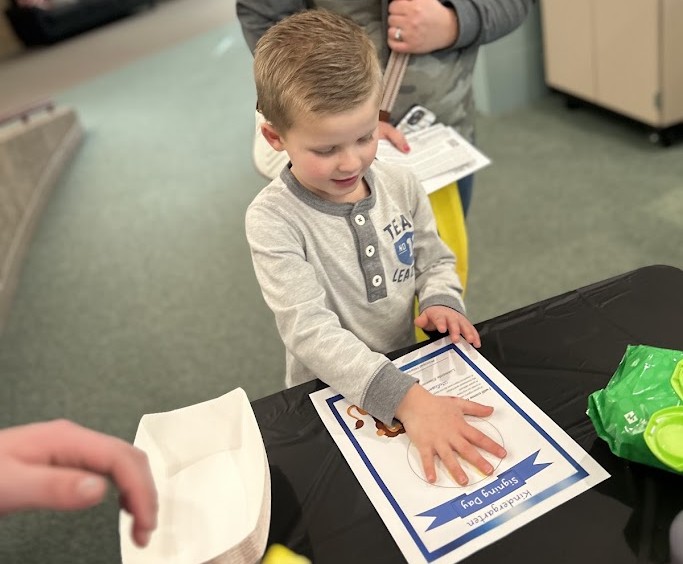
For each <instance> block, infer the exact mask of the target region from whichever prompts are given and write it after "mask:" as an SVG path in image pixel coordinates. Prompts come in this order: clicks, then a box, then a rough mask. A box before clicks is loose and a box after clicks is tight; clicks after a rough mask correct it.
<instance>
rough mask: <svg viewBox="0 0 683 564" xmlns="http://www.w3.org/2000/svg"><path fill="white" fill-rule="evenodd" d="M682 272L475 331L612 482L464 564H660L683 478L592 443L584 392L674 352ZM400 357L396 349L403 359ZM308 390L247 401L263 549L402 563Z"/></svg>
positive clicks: (597, 287) (682, 340)
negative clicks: (658, 352) (258, 443)
mask: <svg viewBox="0 0 683 564" xmlns="http://www.w3.org/2000/svg"><path fill="white" fill-rule="evenodd" d="M682 321H683V271H681V270H679V269H677V268H673V267H666V266H653V267H647V268H642V269H639V270H636V271H634V272H630V273H627V274H624V275H622V276H618V277H616V278H612V279H610V280H606V281H604V282H599V283H596V284H593V285H591V286H587V287H585V288H580V289H578V290H575V291H573V292H569V293H567V294H564V295H561V296H557V297H555V298H552V299H549V300H545V301H542V302H540V303H537V304H534V305H530V306H528V307H525V308H523V309H520V310H517V311H513V312H511V313H508V314H506V315H502V316H500V317H496V318H495V319H492V320H490V321H485V322H483V323H480V324H479V325H478V326H477V327H478V329H479V332H480V334H481V336H482V349H481V352H482V354H483V355H484V356H485V357H486V358H487V359H488V360H489V361H491V362H492V363H493V364H494V366H496V367H497V368H498V369H499V370H500V371H501V372H502V373H503V374H504V375H505V376H507V377H508V378H509V379H510V380H511V381H512V382H513V383H514V384H515V385H516V386H517V387H518V388H519V389H520V390H521V391H522V392H523V393H525V394H526V395H527V396H528V397H529V398H530V399H531V400H532V401H534V402H535V403H536V404H537V405H538V406H539V407H540V408H541V409H543V410H544V411H545V412H546V413H547V414H548V415H549V416H550V417H552V418H553V419H554V420H555V421H556V422H557V423H558V424H559V425H560V426H561V427H563V428H564V429H565V430H566V431H567V432H568V433H569V435H570V436H571V437H572V438H573V439H574V440H576V441H577V442H578V443H579V444H580V445H581V446H582V447H583V448H584V449H585V450H586V451H588V452H589V453H590V454H591V456H593V457H594V458H595V459H596V460H597V461H598V463H599V464H601V465H602V466H603V467H604V468H605V469H606V470H607V471H608V472H609V473H610V474H611V478H609V479H608V480H606V481H604V482H602V483H601V484H599V485H597V486H596V487H594V488H592V489H590V490H588V491H587V492H585V493H583V494H581V495H579V496H577V497H576V498H574V499H572V500H570V501H569V502H567V503H565V504H563V505H561V506H559V507H557V508H555V509H553V510H552V511H550V512H549V513H547V514H545V515H543V516H541V517H540V518H538V519H536V520H534V521H532V522H530V523H529V524H527V525H525V526H524V527H522V528H520V529H518V530H516V531H515V532H513V533H512V534H510V535H508V536H507V537H505V538H503V539H501V540H499V541H497V542H495V543H494V544H492V545H490V546H488V547H486V548H484V549H482V550H481V551H479V552H477V553H476V554H474V555H472V556H470V557H469V558H467V559H466V560H465V562H468V563H472V564H474V563H486V564H493V563H499V562H524V563H527V564H528V563H539V564H547V563H548V562H552V563H553V564H558V563H576V562H582V563H600V564H610V563H613V564H628V563H636V562H638V563H664V562H668V561H669V545H668V531H669V526H670V524H671V521H672V519H673V517H674V516H675V515H676V514H677V513H678V512H679V511H681V510H682V509H683V477H681V476H679V475H675V474H672V473H668V472H665V471H661V470H657V469H654V468H649V467H646V466H642V465H639V464H635V463H629V462H628V461H626V460H622V459H620V458H617V457H616V456H614V455H613V454H612V453H611V452H610V451H609V448H608V447H607V445H606V444H605V443H604V442H603V441H602V440H600V439H598V438H597V437H596V434H595V432H594V430H593V427H592V424H591V422H590V421H589V419H588V417H587V416H586V414H585V412H586V406H587V397H588V395H589V394H590V393H591V392H593V391H595V390H597V389H599V388H602V387H603V386H604V385H605V384H606V383H607V381H608V380H609V379H610V377H611V376H612V374H613V373H614V371H615V369H616V367H617V365H618V363H619V361H620V359H621V357H622V356H623V354H624V352H625V350H626V345H628V344H639V343H642V344H647V345H653V346H658V347H664V348H672V349H679V350H680V349H683V329H682V325H681V323H682ZM402 352H405V351H402ZM322 387H324V384H322V383H321V382H319V381H313V382H308V383H306V384H302V385H300V386H297V387H295V388H291V389H289V390H285V391H283V392H280V393H278V394H274V395H272V396H269V397H266V398H262V399H260V400H257V401H254V402H253V404H252V405H253V408H254V412H255V413H256V418H257V420H258V422H259V425H260V427H261V432H262V434H263V440H264V442H265V445H266V451H267V453H268V461H269V464H270V470H271V478H272V500H273V501H272V516H271V530H270V538H269V543H273V542H279V543H282V544H285V545H287V546H289V547H290V548H292V549H293V550H294V551H296V552H298V553H300V554H305V555H307V556H308V557H309V558H311V559H312V561H313V562H316V564H327V563H337V562H338V563H348V562H372V563H373V564H380V563H386V564H394V563H396V562H402V561H404V559H403V556H402V554H401V552H400V551H399V549H398V547H397V546H396V544H395V543H394V541H393V539H392V537H391V536H390V534H389V532H388V531H387V529H386V527H385V526H384V524H383V522H382V521H381V519H380V517H379V515H378V514H377V512H376V511H375V509H374V507H373V506H372V504H371V503H370V501H369V499H368V498H367V496H366V495H365V493H364V492H363V490H362V488H361V487H360V485H359V483H358V482H357V480H356V478H355V476H354V475H353V473H352V472H351V469H350V468H349V466H348V465H347V463H346V461H345V460H344V458H343V456H342V454H341V452H340V451H339V449H338V448H337V447H336V445H335V444H334V442H333V440H332V438H331V437H330V435H329V434H328V432H327V430H326V429H325V427H324V426H323V424H322V422H321V420H320V418H319V417H318V415H317V413H316V411H315V408H314V407H313V404H312V403H311V401H310V399H309V398H308V394H309V393H311V392H313V391H315V390H317V389H321V388H322Z"/></svg>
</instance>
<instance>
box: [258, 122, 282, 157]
mask: <svg viewBox="0 0 683 564" xmlns="http://www.w3.org/2000/svg"><path fill="white" fill-rule="evenodd" d="M261 135H263V137H264V138H265V140H266V141H268V144H269V145H270V146H271V147H272V148H273V149H275V150H276V151H284V150H285V146H284V143H283V142H282V136H281V135H280V134H279V133H278V132H277V129H275V128H274V127H273V126H272V124H270V123H268V122H266V123H263V124H261Z"/></svg>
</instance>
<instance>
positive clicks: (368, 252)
mask: <svg viewBox="0 0 683 564" xmlns="http://www.w3.org/2000/svg"><path fill="white" fill-rule="evenodd" d="M365 254H366V255H367V256H369V257H371V256H372V255H374V254H375V247H373V246H372V245H368V246H367V247H365Z"/></svg>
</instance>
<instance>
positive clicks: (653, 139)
mask: <svg viewBox="0 0 683 564" xmlns="http://www.w3.org/2000/svg"><path fill="white" fill-rule="evenodd" d="M650 143H652V144H653V145H660V146H662V147H670V146H671V135H670V134H669V132H668V131H667V130H666V129H655V130H654V131H652V132H651V133H650Z"/></svg>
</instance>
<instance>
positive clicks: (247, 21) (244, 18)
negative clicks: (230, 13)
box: [236, 0, 307, 53]
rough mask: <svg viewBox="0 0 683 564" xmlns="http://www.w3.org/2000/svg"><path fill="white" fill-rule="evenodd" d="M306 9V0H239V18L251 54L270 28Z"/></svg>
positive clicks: (237, 5) (237, 6) (237, 8)
mask: <svg viewBox="0 0 683 564" xmlns="http://www.w3.org/2000/svg"><path fill="white" fill-rule="evenodd" d="M306 8H307V5H306V1H305V0H237V4H236V10H237V18H238V19H239V21H240V26H242V34H243V35H244V39H245V40H246V41H247V45H249V49H250V50H251V52H252V53H253V52H254V49H255V48H256V42H257V41H258V40H259V39H260V38H261V36H262V35H263V34H264V33H265V32H266V30H267V29H268V28H269V27H271V26H272V25H273V24H275V23H277V22H279V21H280V20H282V19H284V18H285V17H287V16H290V15H292V14H294V13H296V12H300V11H301V10H305V9H306Z"/></svg>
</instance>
